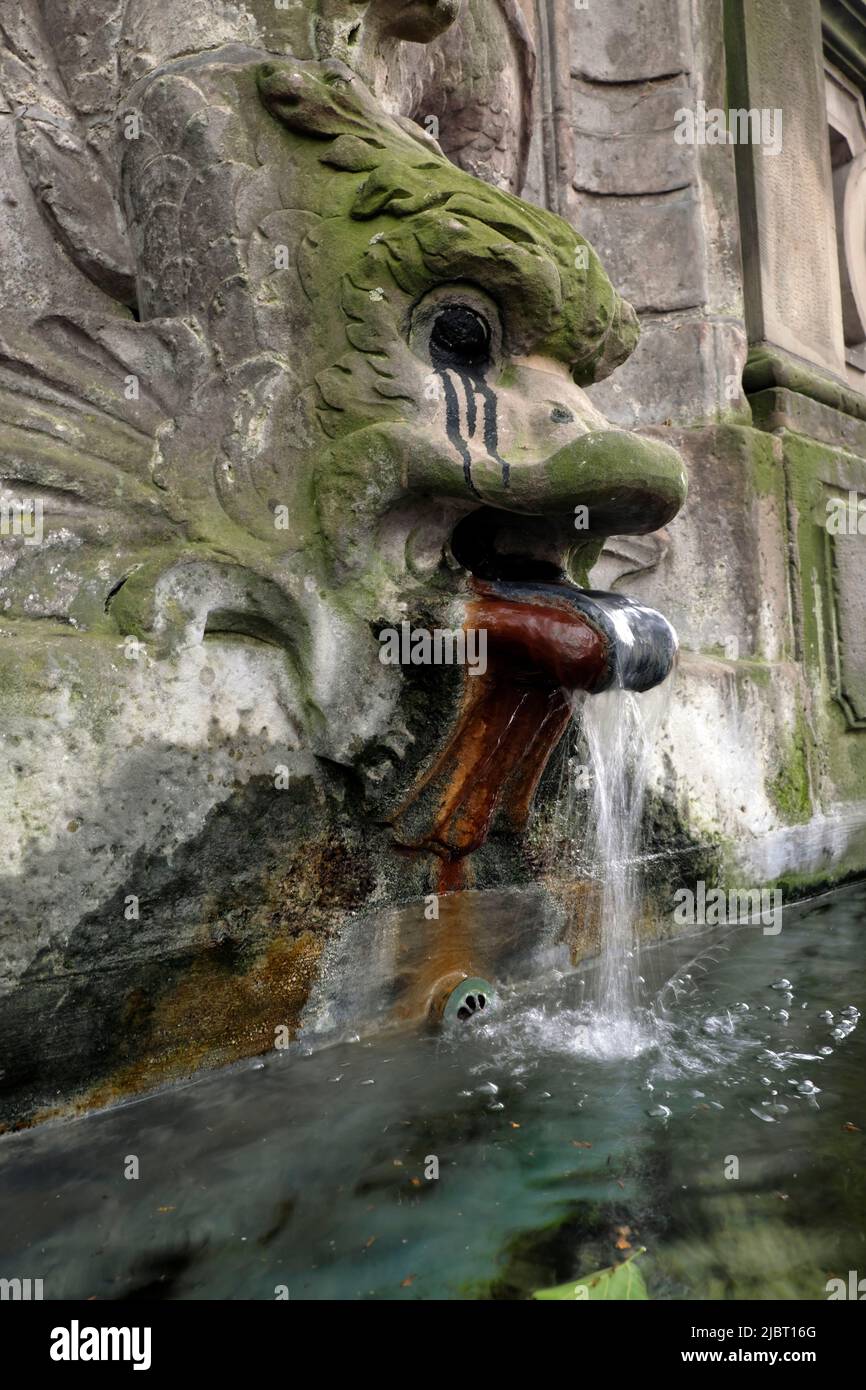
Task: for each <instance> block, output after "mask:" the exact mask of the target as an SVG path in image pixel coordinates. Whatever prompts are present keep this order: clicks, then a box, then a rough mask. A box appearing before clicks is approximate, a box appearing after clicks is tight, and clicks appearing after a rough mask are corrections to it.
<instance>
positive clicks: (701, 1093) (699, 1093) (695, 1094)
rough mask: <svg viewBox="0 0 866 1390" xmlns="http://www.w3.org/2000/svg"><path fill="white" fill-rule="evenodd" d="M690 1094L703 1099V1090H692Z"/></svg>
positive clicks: (697, 1098) (696, 1098)
mask: <svg viewBox="0 0 866 1390" xmlns="http://www.w3.org/2000/svg"><path fill="white" fill-rule="evenodd" d="M691 1094H692V1095H693V1096H694V1098H695V1100H703V1099H704V1092H703V1091H692V1093H691Z"/></svg>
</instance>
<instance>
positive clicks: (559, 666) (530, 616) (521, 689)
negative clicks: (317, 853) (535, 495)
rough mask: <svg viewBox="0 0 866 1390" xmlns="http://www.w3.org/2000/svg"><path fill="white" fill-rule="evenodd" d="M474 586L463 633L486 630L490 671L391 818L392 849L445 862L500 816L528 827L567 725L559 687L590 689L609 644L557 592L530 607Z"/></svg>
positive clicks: (601, 672)
mask: <svg viewBox="0 0 866 1390" xmlns="http://www.w3.org/2000/svg"><path fill="white" fill-rule="evenodd" d="M476 587H477V589H478V591H479V598H478V599H476V600H474V601H473V602H472V603H470V604H469V606H468V610H467V615H466V622H465V627H466V628H467V629H469V628H478V629H484V630H485V631H486V633H487V669H486V671H484V673H483V674H480V673H476V674H474V675H472V676H471V677H470V676H466V677H465V678H464V696H463V704H462V706H461V709H460V712H459V714H458V716H457V721H456V724H455V726H454V729H453V730H452V732H451V735H450V737H449V739H448V741H447V743H446V745H445V747H444V748H443V750H442V752H441V753H440V754H439V757H438V758H437V759H436V761H435V762H434V764H433V766H432V767H431V768H430V769H429V770H428V771H427V773H426V774H425V775H424V776H423V777H422V778H421V779H420V781H419V782H418V783H417V784H416V786H415V787H414V788H413V790H412V792H411V793H410V795H409V797H408V799H407V800H406V801H405V802H404V804H403V805H402V806H401V807H400V809H399V811H398V812H397V814H396V816H395V818H394V821H393V827H394V835H395V841H396V843H397V844H398V845H400V846H401V847H403V848H406V849H424V850H428V851H432V852H433V853H434V854H438V855H440V856H441V857H442V858H443V859H445V860H446V861H452V862H453V861H459V860H461V859H462V858H464V857H465V856H466V855H467V854H471V853H472V852H473V851H474V850H476V849H478V848H479V847H480V846H481V845H482V844H483V843H484V841H485V840H486V838H487V835H488V832H489V829H490V825H491V822H492V820H493V816H494V814H495V813H496V811H497V809H500V808H501V809H502V810H503V812H504V813H505V815H506V816H507V819H508V821H509V823H510V824H511V825H512V826H513V827H514V829H516V830H519V829H520V828H521V827H522V826H523V825H524V824H525V822H526V818H527V816H528V814H529V808H530V806H531V804H532V798H533V795H534V793H535V789H536V787H537V785H538V781H539V778H540V777H541V774H542V772H543V771H544V768H545V766H546V764H547V760H548V758H549V757H550V755H551V753H552V752H553V749H554V748H555V747H556V745H557V743H558V742H559V740H560V738H561V737H562V734H563V733H564V731H565V728H566V725H567V724H568V720H569V709H568V705H567V703H566V698H565V695H564V693H563V688H566V689H579V690H593V689H596V688H598V687H599V686H600V685H601V684H604V683H605V682H606V679H607V677H608V675H609V669H610V661H609V646H610V644H609V641H608V638H607V637H606V636H605V635H604V634H603V633H602V632H601V631H600V629H599V628H597V627H596V626H595V625H594V624H593V623H592V622H591V621H590V620H589V618H588V617H587V616H586V615H585V614H584V613H581V612H579V611H577V610H576V609H575V608H574V606H573V605H572V604H571V603H570V602H569V599H568V597H567V595H566V594H564V601H562V602H560V601H559V599H558V596H557V594H556V592H555V590H554V586H545V592H544V593H543V594H542V593H541V592H536V593H534V594H532V596H531V601H529V602H527V601H526V599H525V598H524V596H523V595H521V599H522V601H516V600H514V599H510V598H508V597H500V596H498V595H497V594H496V593H495V592H494V590H493V587H492V586H487V585H484V584H481V583H478V584H477V585H476ZM455 867H456V866H455ZM452 877H454V885H453V886H457V885H458V884H459V873H457V874H456V875H452ZM443 886H447V884H443Z"/></svg>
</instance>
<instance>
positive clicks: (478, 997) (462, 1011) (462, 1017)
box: [442, 975, 496, 1027]
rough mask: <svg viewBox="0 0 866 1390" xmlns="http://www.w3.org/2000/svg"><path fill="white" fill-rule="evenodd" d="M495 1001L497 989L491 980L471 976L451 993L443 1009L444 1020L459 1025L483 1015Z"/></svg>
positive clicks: (445, 1022)
mask: <svg viewBox="0 0 866 1390" xmlns="http://www.w3.org/2000/svg"><path fill="white" fill-rule="evenodd" d="M495 1001H496V991H495V989H494V988H493V986H492V985H491V983H490V981H489V980H482V979H481V978H480V976H477V975H473V976H469V977H468V978H467V979H465V980H461V981H460V983H459V985H457V987H456V988H455V989H453V990H452V991H451V993H450V994H449V996H448V998H447V1000H446V1001H445V1007H444V1009H443V1010H442V1022H443V1023H444V1024H445V1025H446V1026H448V1027H459V1026H460V1025H461V1024H463V1023H469V1022H471V1020H472V1019H474V1018H479V1017H481V1016H483V1015H484V1014H485V1013H487V1011H488V1010H489V1009H490V1007H491V1005H492V1004H494V1003H495Z"/></svg>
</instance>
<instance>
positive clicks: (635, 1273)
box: [532, 1245, 649, 1303]
mask: <svg viewBox="0 0 866 1390" xmlns="http://www.w3.org/2000/svg"><path fill="white" fill-rule="evenodd" d="M645 1249H646V1247H645V1246H643V1245H642V1246H641V1247H640V1248H639V1249H638V1250H635V1251H634V1254H632V1255H629V1257H628V1259H627V1260H624V1261H623V1263H622V1264H620V1265H612V1266H611V1268H610V1269H600V1270H598V1271H597V1272H596V1273H595V1274H585V1275H583V1277H582V1278H580V1279H571V1280H569V1282H568V1283H567V1284H559V1285H558V1286H557V1287H556V1288H555V1289H536V1291H535V1293H534V1294H533V1295H532V1297H533V1298H538V1299H546V1300H549V1301H552V1302H555V1303H569V1302H572V1301H573V1300H577V1302H579V1303H582V1302H585V1301H586V1300H587V1299H597V1298H613V1299H620V1300H621V1299H633V1298H638V1299H640V1298H642V1299H645V1298H648V1297H649V1295H648V1294H647V1291H646V1284H645V1283H644V1281H643V1275H642V1274H641V1272H640V1270H639V1269H638V1268H637V1266H636V1265H635V1264H634V1260H635V1259H636V1258H637V1256H638V1255H642V1254H643V1253H644V1251H645Z"/></svg>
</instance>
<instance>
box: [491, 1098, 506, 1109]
mask: <svg viewBox="0 0 866 1390" xmlns="http://www.w3.org/2000/svg"><path fill="white" fill-rule="evenodd" d="M487 1109H488V1110H504V1109H505V1106H504V1105H503V1104H502V1101H501V1100H495V1101H494V1102H493V1104H492V1105H488V1107H487Z"/></svg>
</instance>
